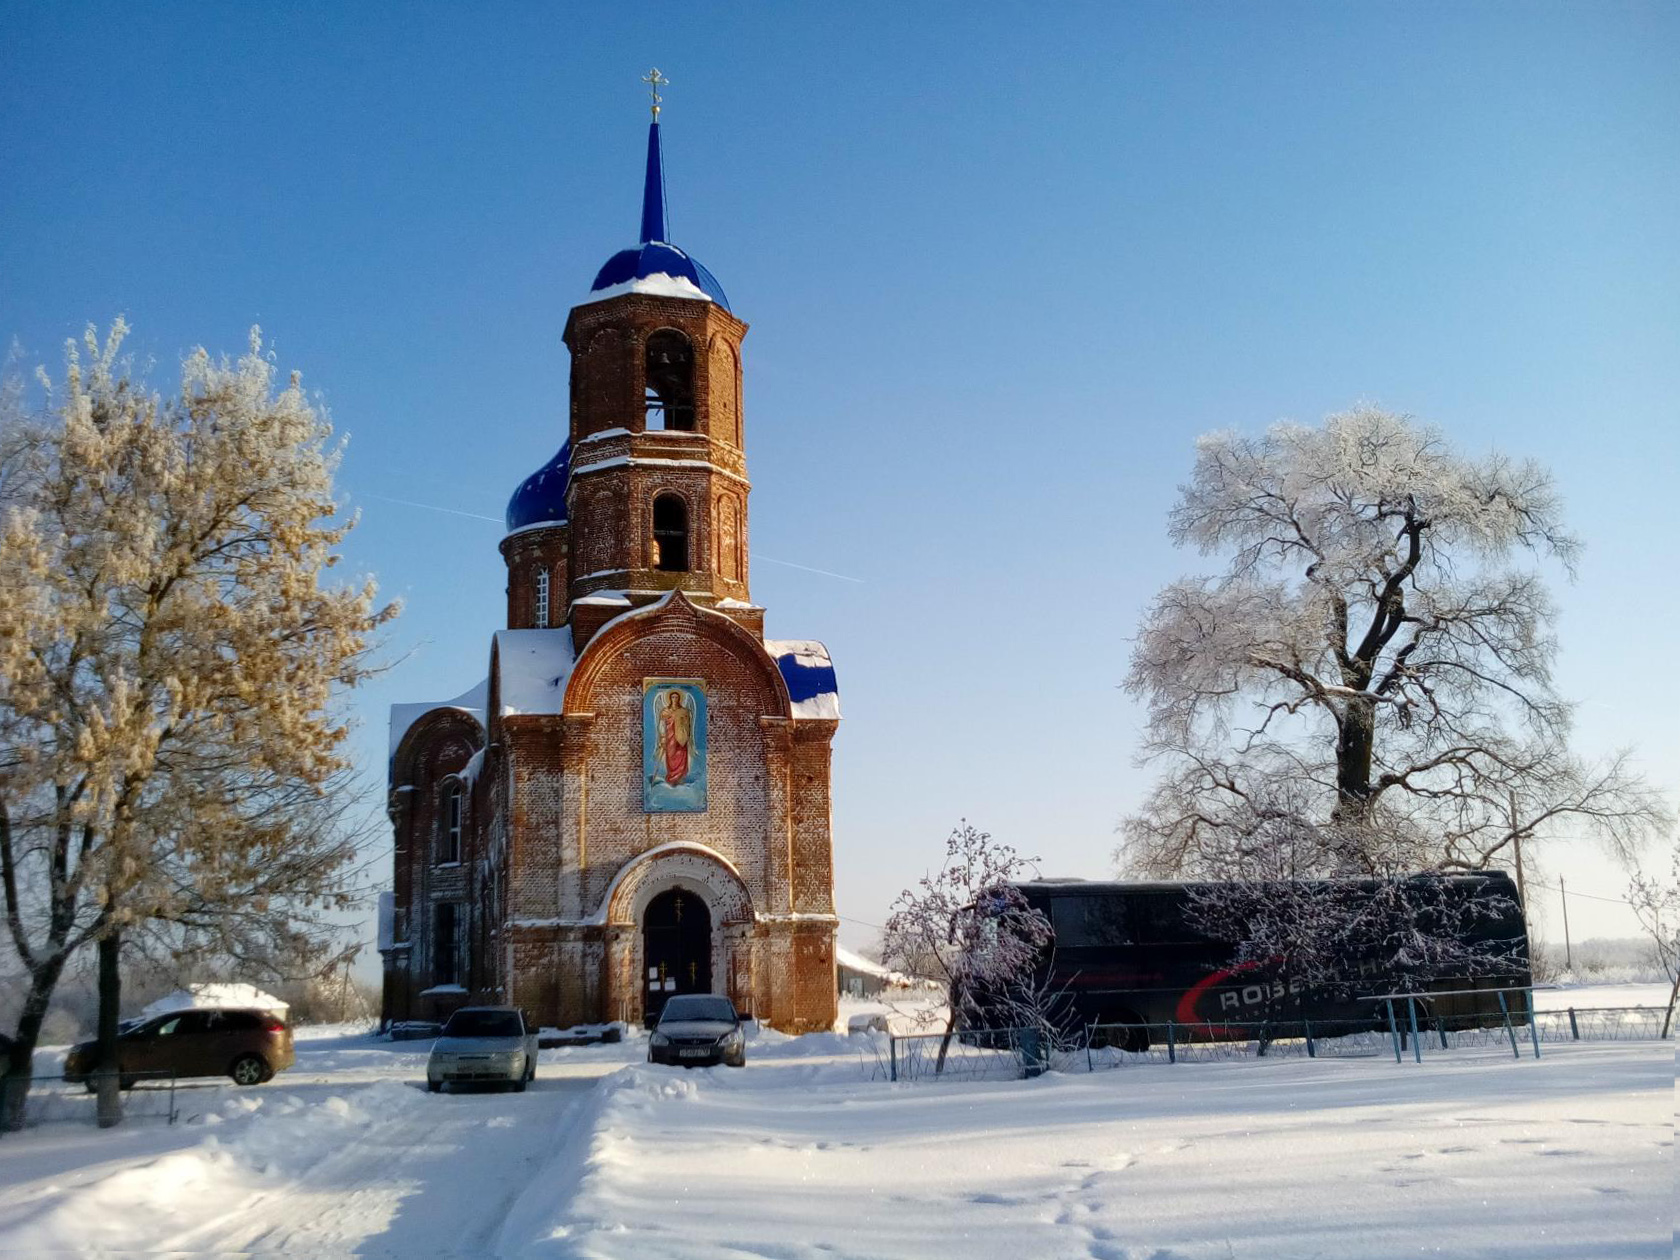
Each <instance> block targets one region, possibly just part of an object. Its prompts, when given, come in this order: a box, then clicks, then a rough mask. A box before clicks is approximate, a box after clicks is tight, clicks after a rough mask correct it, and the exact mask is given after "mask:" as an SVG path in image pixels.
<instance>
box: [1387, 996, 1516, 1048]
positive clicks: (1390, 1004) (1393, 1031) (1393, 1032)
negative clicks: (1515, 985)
mask: <svg viewBox="0 0 1680 1260" xmlns="http://www.w3.org/2000/svg"><path fill="white" fill-rule="evenodd" d="M1499 1003H1500V1005H1501V1006H1503V1005H1504V1004H1505V996H1504V994H1500V997H1499ZM1383 1005H1384V1006H1386V1007H1387V1008H1388V1035H1389V1036H1390V1037H1391V1038H1392V1039H1393V1041H1394V1061H1395V1062H1396V1063H1400V1062H1402V1059H1401V1058H1400V1029H1399V1027H1398V1026H1397V1025H1396V1024H1395V1022H1394V999H1393V998H1384V999H1383Z"/></svg>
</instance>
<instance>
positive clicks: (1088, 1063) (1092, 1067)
mask: <svg viewBox="0 0 1680 1260" xmlns="http://www.w3.org/2000/svg"><path fill="white" fill-rule="evenodd" d="M1095 1027H1096V1025H1095V1024H1090V1025H1087V1026H1086V1028H1085V1070H1086V1071H1087V1072H1095V1071H1096V1070H1097V1065H1096V1063H1095V1062H1094V1061H1093V1060H1092V1058H1091V1030H1092V1029H1093V1028H1095Z"/></svg>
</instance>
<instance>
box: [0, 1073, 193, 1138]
mask: <svg viewBox="0 0 1680 1260" xmlns="http://www.w3.org/2000/svg"><path fill="white" fill-rule="evenodd" d="M176 1083H177V1076H176V1073H174V1072H172V1071H159V1072H124V1073H123V1074H122V1077H121V1081H120V1085H121V1088H122V1115H123V1120H124V1121H129V1120H162V1121H164V1122H165V1123H166V1124H174V1123H175V1122H176V1121H177V1120H178V1119H180V1116H181V1109H180V1107H179V1106H177V1104H176ZM95 1089H96V1084H95V1081H94V1079H93V1078H92V1077H89V1078H86V1079H84V1078H82V1077H79V1076H78V1077H76V1078H74V1079H67V1078H65V1077H63V1076H31V1077H22V1078H19V1077H0V1116H7V1115H10V1114H11V1106H10V1104H11V1101H12V1091H14V1090H15V1091H21V1092H23V1095H24V1098H23V1124H24V1127H25V1128H33V1127H34V1126H36V1125H41V1124H61V1123H71V1124H74V1123H78V1122H79V1123H84V1124H96V1123H98V1112H99V1108H98V1103H99V1100H98V1097H97V1095H96V1093H95Z"/></svg>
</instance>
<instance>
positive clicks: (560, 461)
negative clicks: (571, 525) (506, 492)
mask: <svg viewBox="0 0 1680 1260" xmlns="http://www.w3.org/2000/svg"><path fill="white" fill-rule="evenodd" d="M571 479H572V444H571V441H570V440H569V439H568V440H567V441H566V442H565V443H564V444H562V445H561V447H560V449H559V450H558V451H557V452H556V453H555V455H554V458H553V459H551V460H549V461H548V463H546V464H544V465H543V466H542V467H541V468H539V469H537V471H536V472H534V473H532V474H531V475H530V476H529V477H527V478H525V480H524V481H522V482H520V483H519V489H517V490H515V491H514V492H513V498H511V499H509V500H508V505H507V527H508V533H510V534H511V533H513V532H514V530H516V529H524V528H525V527H526V526H528V525H564V524H565V523H566V486H567V484H568V483H569V482H570V481H571Z"/></svg>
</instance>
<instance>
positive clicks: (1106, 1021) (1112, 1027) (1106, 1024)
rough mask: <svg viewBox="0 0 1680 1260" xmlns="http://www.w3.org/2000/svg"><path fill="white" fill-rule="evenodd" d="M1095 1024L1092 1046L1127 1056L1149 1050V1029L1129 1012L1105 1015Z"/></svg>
mask: <svg viewBox="0 0 1680 1260" xmlns="http://www.w3.org/2000/svg"><path fill="white" fill-rule="evenodd" d="M1097 1023H1098V1025H1099V1027H1098V1029H1097V1031H1096V1034H1095V1036H1094V1037H1093V1039H1092V1042H1091V1044H1092V1045H1095V1046H1109V1047H1112V1048H1113V1049H1115V1050H1124V1051H1125V1052H1126V1053H1127V1054H1143V1053H1144V1052H1145V1051H1146V1050H1148V1049H1149V1027H1148V1025H1146V1024H1145V1023H1144V1022H1143V1021H1142V1020H1141V1019H1139V1018H1138V1017H1137V1016H1136V1015H1133V1014H1132V1013H1131V1012H1130V1011H1121V1012H1119V1013H1117V1014H1114V1015H1105V1016H1103V1017H1102V1019H1100V1020H1098V1021H1097Z"/></svg>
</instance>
